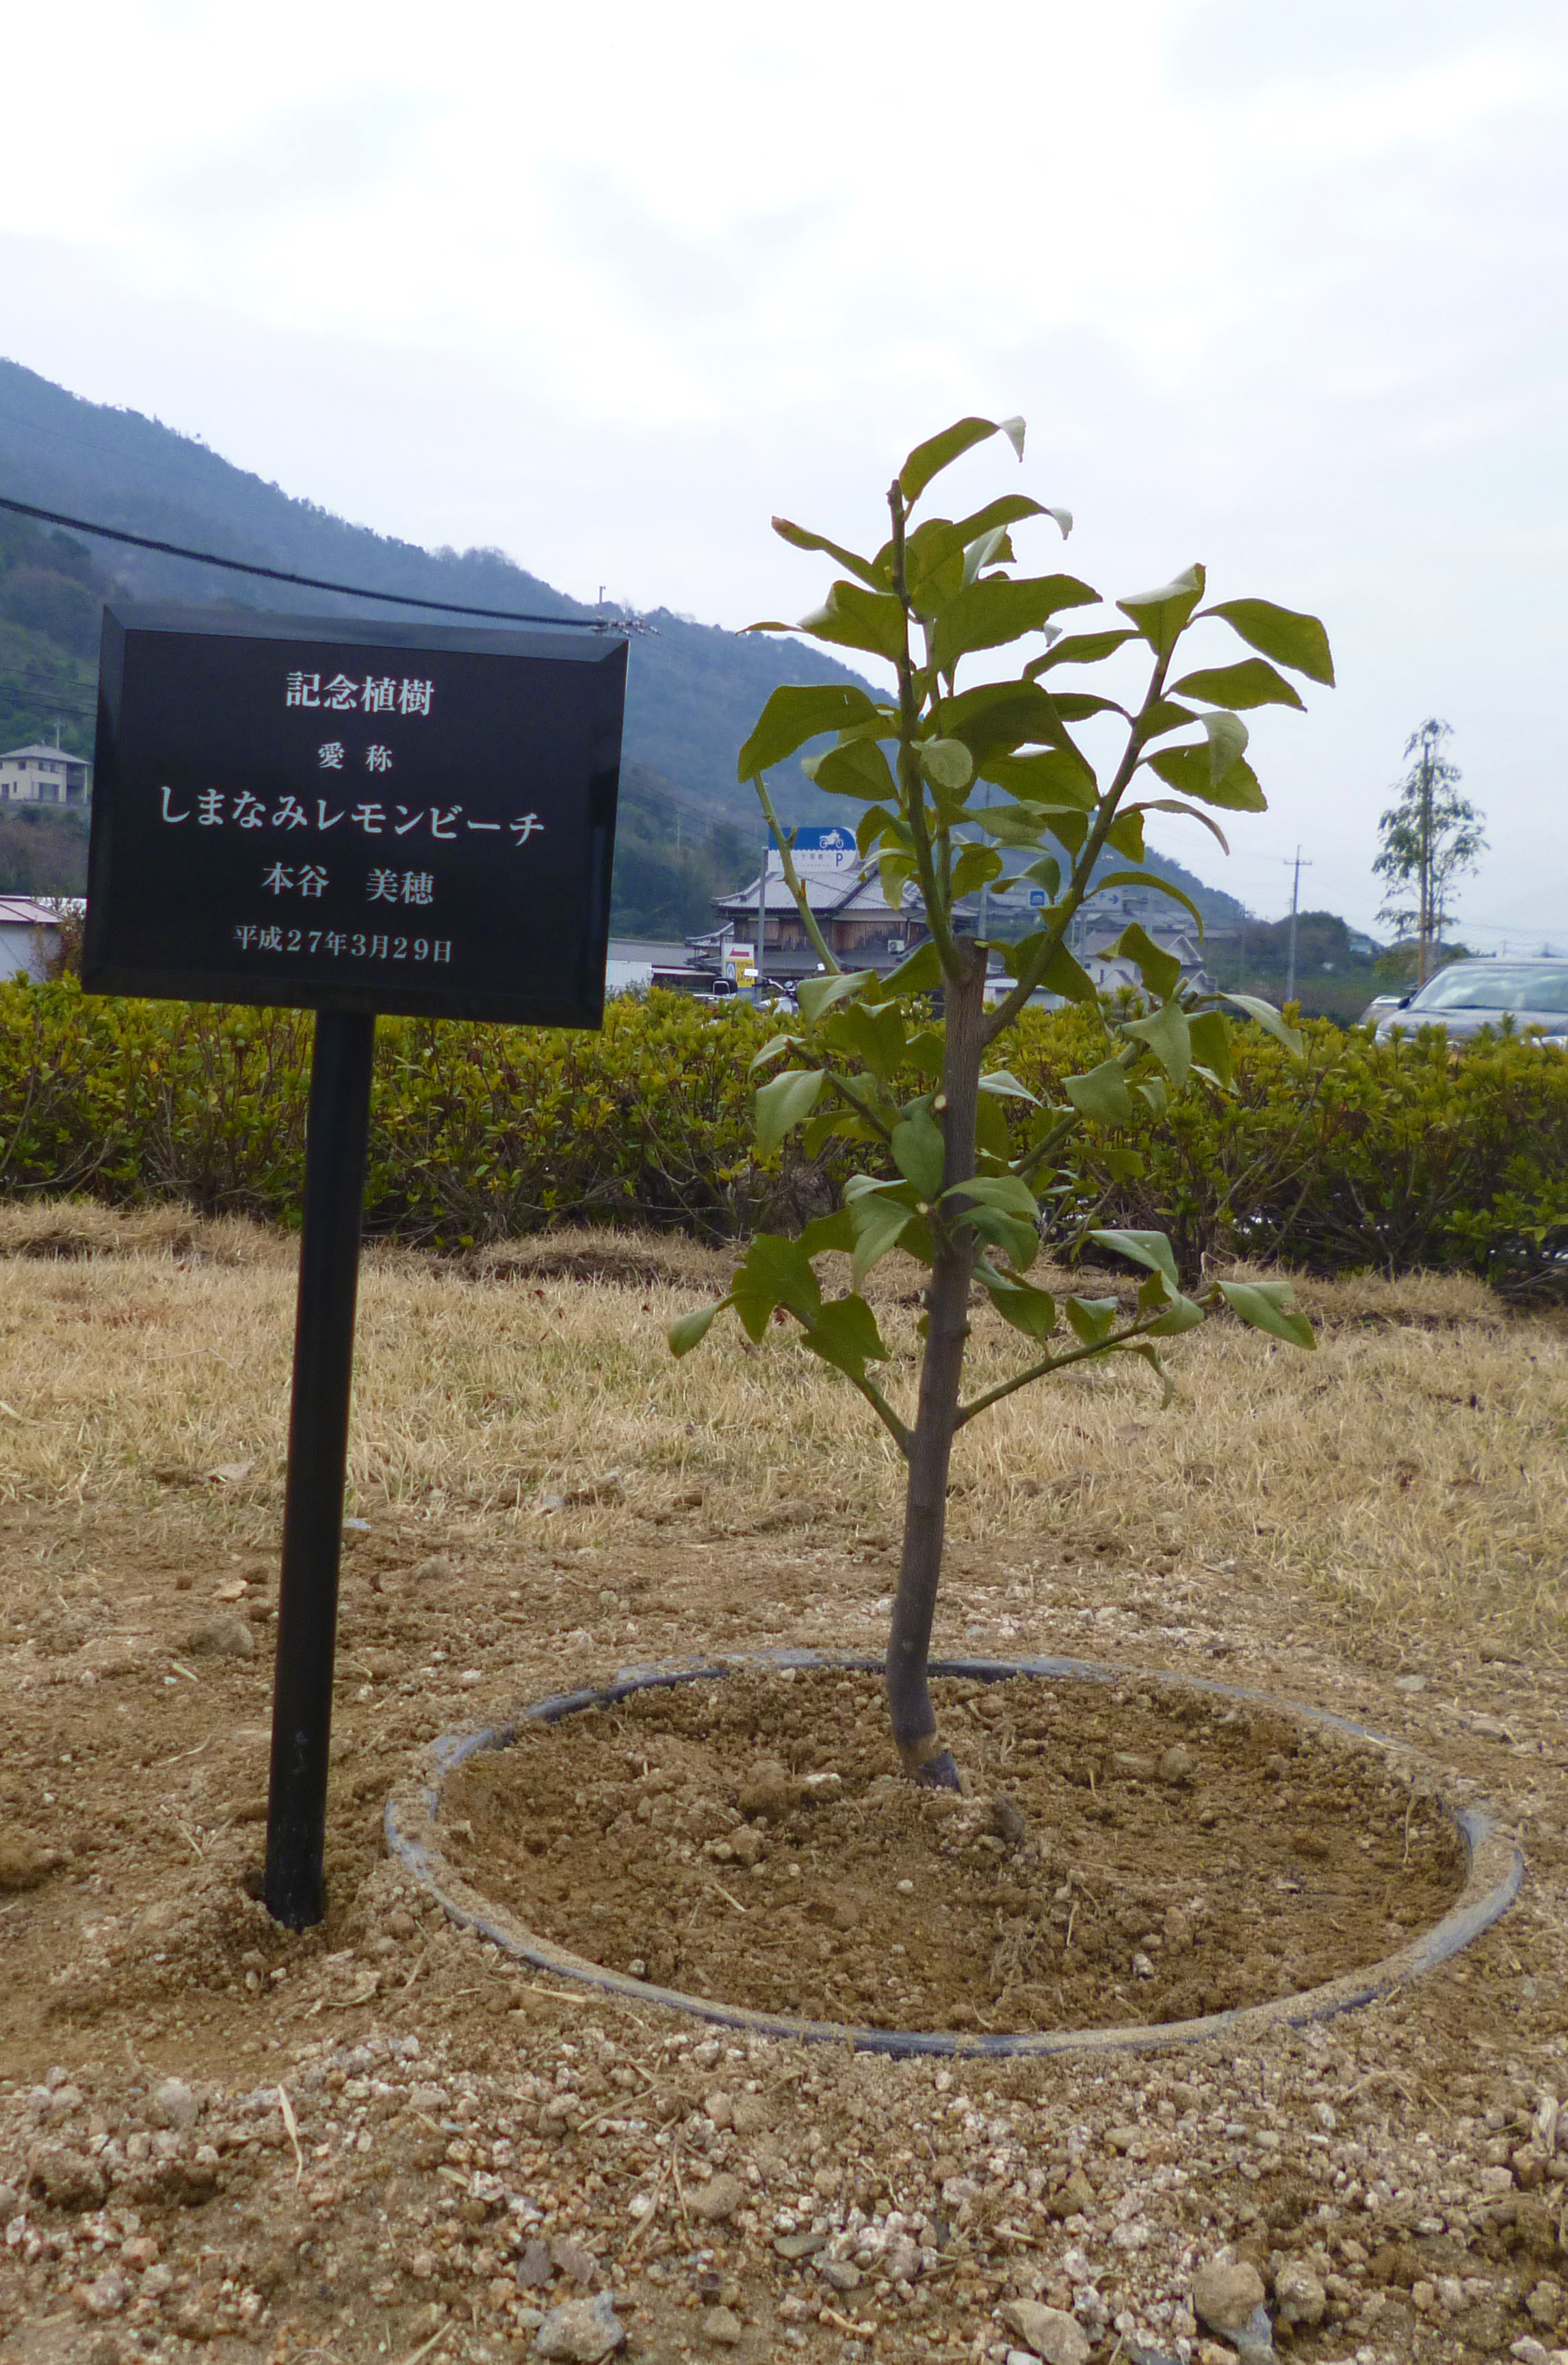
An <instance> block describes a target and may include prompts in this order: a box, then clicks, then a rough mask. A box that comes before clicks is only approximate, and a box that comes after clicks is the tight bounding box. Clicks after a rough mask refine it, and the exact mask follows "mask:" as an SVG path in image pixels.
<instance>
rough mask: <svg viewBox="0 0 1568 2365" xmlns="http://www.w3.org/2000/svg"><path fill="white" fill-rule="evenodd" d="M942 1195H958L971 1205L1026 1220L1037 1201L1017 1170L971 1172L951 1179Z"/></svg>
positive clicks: (1033, 1217)
mask: <svg viewBox="0 0 1568 2365" xmlns="http://www.w3.org/2000/svg"><path fill="white" fill-rule="evenodd" d="M942 1196H943V1198H944V1199H954V1198H962V1199H965V1200H967V1201H968V1202H969V1204H970V1205H972V1206H976V1207H994V1208H996V1209H997V1211H998V1212H999V1214H1001V1215H1003V1216H1018V1217H1020V1218H1021V1220H1022V1221H1023V1222H1025V1223H1027V1224H1032V1223H1034V1222H1035V1221H1036V1219H1037V1217H1038V1216H1039V1212H1040V1210H1039V1204H1038V1202H1037V1201H1036V1197H1035V1194H1034V1193H1033V1192H1032V1191H1031V1190H1030V1188H1029V1185H1028V1184H1027V1183H1025V1180H1024V1178H1023V1176H1022V1175H1021V1174H971V1175H970V1177H969V1181H968V1182H967V1183H953V1184H951V1185H950V1187H949V1188H948V1189H947V1190H946V1191H944V1192H943V1194H942Z"/></svg>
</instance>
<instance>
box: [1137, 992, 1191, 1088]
mask: <svg viewBox="0 0 1568 2365" xmlns="http://www.w3.org/2000/svg"><path fill="white" fill-rule="evenodd" d="M1124 1031H1125V1032H1126V1034H1128V1035H1136V1036H1137V1037H1139V1039H1140V1041H1142V1042H1145V1043H1147V1044H1148V1048H1149V1049H1150V1050H1151V1051H1152V1052H1153V1053H1154V1056H1155V1058H1156V1059H1158V1060H1159V1064H1160V1066H1161V1067H1162V1068H1163V1069H1164V1070H1165V1072H1166V1074H1167V1075H1168V1076H1169V1077H1170V1081H1171V1082H1172V1083H1173V1084H1174V1085H1175V1087H1176V1089H1177V1091H1178V1092H1180V1091H1181V1089H1182V1085H1183V1084H1184V1083H1185V1082H1186V1081H1187V1077H1188V1074H1189V1072H1190V1070H1191V1069H1192V1064H1193V1038H1192V1030H1191V1028H1190V1027H1189V1026H1188V1024H1187V1014H1186V1012H1185V1011H1184V1010H1183V1009H1182V1005H1181V1003H1179V1002H1168V1003H1166V1004H1165V1006H1164V1008H1163V1009H1161V1010H1157V1011H1156V1012H1155V1013H1154V1015H1153V1016H1152V1017H1151V1018H1134V1019H1132V1020H1130V1021H1129V1023H1128V1025H1127V1026H1126V1028H1125V1030H1124Z"/></svg>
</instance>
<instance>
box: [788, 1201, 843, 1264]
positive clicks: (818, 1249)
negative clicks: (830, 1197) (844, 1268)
mask: <svg viewBox="0 0 1568 2365" xmlns="http://www.w3.org/2000/svg"><path fill="white" fill-rule="evenodd" d="M795 1245H796V1246H797V1248H798V1249H799V1250H800V1251H801V1255H802V1256H805V1257H819V1256H824V1255H825V1254H826V1253H827V1252H828V1250H837V1251H838V1252H839V1253H840V1254H841V1255H843V1256H847V1255H849V1253H850V1251H851V1250H853V1248H854V1246H855V1220H854V1217H853V1216H852V1215H851V1214H850V1211H849V1209H848V1208H847V1207H835V1208H834V1211H833V1213H832V1215H831V1216H812V1220H811V1222H810V1223H809V1224H808V1225H807V1226H806V1228H805V1230H804V1231H803V1232H802V1233H801V1237H800V1239H799V1240H798V1241H797V1242H796V1244H795Z"/></svg>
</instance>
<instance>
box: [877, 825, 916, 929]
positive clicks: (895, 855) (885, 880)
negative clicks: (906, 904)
mask: <svg viewBox="0 0 1568 2365" xmlns="http://www.w3.org/2000/svg"><path fill="white" fill-rule="evenodd" d="M915 869H916V865H915V859H914V857H913V854H901V853H899V852H897V851H896V850H895V849H894V848H892V847H890V846H889V845H888V842H887V840H886V838H884V839H883V841H882V846H881V849H880V851H879V854H878V857H877V877H878V879H879V881H880V884H881V889H882V901H883V902H885V903H887V904H888V905H890V908H891V909H892V910H893V911H895V912H896V911H899V910H900V909H901V908H902V903H903V891H904V889H905V888H906V887H907V886H908V885H909V882H910V880H912V879H913V877H914V873H915Z"/></svg>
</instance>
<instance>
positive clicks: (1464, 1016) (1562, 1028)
mask: <svg viewBox="0 0 1568 2365" xmlns="http://www.w3.org/2000/svg"><path fill="white" fill-rule="evenodd" d="M1505 1020H1506V1022H1507V1026H1508V1030H1509V1032H1510V1033H1512V1034H1515V1035H1527V1034H1528V1035H1531V1036H1533V1037H1535V1039H1536V1040H1538V1041H1541V1042H1547V1043H1554V1044H1557V1045H1559V1046H1561V1047H1562V1048H1568V960H1557V959H1548V958H1540V959H1538V960H1503V959H1495V960H1456V961H1450V963H1449V965H1448V967H1447V968H1446V969H1440V970H1439V971H1438V973H1437V975H1436V977H1429V978H1428V980H1427V982H1426V984H1425V985H1424V986H1422V987H1421V989H1420V991H1419V992H1410V993H1407V994H1405V995H1404V996H1403V997H1402V998H1399V999H1395V998H1394V996H1393V995H1391V994H1383V995H1380V996H1379V998H1378V1000H1377V1001H1376V1002H1374V1003H1372V1004H1371V1005H1370V1007H1369V1008H1368V1009H1367V1010H1365V1011H1364V1012H1363V1013H1362V1016H1361V1024H1362V1025H1363V1026H1373V1025H1375V1026H1376V1029H1377V1040H1378V1041H1379V1042H1380V1043H1386V1042H1387V1040H1388V1038H1389V1037H1390V1035H1391V1034H1392V1033H1393V1032H1394V1028H1395V1027H1396V1026H1397V1027H1398V1028H1399V1029H1400V1031H1401V1032H1402V1033H1403V1034H1406V1035H1414V1034H1415V1032H1416V1031H1417V1027H1421V1026H1440V1027H1442V1029H1443V1030H1444V1032H1445V1033H1446V1034H1447V1035H1449V1036H1450V1037H1454V1038H1456V1039H1457V1040H1461V1041H1462V1040H1464V1039H1465V1038H1466V1037H1470V1036H1473V1035H1479V1034H1480V1033H1481V1031H1482V1029H1483V1028H1484V1027H1487V1026H1490V1027H1491V1028H1492V1029H1493V1030H1494V1031H1495V1032H1500V1031H1501V1029H1502V1027H1503V1025H1504V1022H1505Z"/></svg>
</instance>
